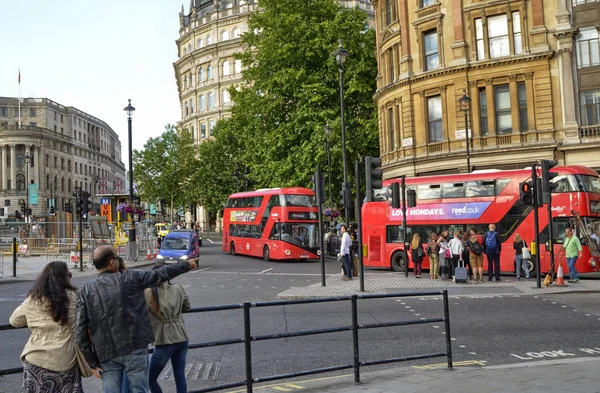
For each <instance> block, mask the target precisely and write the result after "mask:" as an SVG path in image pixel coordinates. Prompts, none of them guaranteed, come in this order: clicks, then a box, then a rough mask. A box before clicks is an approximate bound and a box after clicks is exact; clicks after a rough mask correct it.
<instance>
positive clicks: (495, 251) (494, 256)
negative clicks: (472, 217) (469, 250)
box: [483, 224, 502, 281]
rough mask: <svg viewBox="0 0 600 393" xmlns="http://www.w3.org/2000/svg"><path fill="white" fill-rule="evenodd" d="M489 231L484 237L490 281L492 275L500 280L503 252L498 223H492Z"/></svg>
mask: <svg viewBox="0 0 600 393" xmlns="http://www.w3.org/2000/svg"><path fill="white" fill-rule="evenodd" d="M488 228H489V231H487V232H486V233H485V236H484V239H483V247H484V250H485V255H486V257H487V260H488V281H492V277H495V278H496V281H500V253H501V252H502V243H501V242H500V235H499V234H498V232H496V225H494V224H490V225H489V227H488Z"/></svg>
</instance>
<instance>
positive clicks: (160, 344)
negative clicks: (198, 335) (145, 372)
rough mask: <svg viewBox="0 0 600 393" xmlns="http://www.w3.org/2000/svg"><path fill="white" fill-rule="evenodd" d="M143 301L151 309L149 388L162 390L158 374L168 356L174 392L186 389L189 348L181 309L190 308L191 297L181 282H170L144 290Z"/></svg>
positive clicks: (181, 392)
mask: <svg viewBox="0 0 600 393" xmlns="http://www.w3.org/2000/svg"><path fill="white" fill-rule="evenodd" d="M144 294H145V296H146V303H148V309H149V310H150V319H151V321H152V329H153V330H154V338H155V340H156V342H155V343H154V353H152V357H151V358H150V372H149V381H150V391H151V392H152V393H162V389H161V388H160V385H159V384H158V382H157V380H158V376H159V375H160V373H161V372H162V370H163V369H164V368H165V366H166V365H167V362H168V361H169V360H171V366H172V367H173V376H174V377H175V386H176V388H177V393H185V392H187V382H186V380H185V362H186V357H187V351H188V335H187V332H186V331H185V326H184V323H183V315H182V313H183V312H185V311H188V310H189V309H190V301H189V299H188V296H187V294H186V293H185V290H184V289H183V287H181V286H180V285H171V283H170V282H166V283H164V284H162V285H161V286H160V287H158V288H149V289H146V290H145V293H144Z"/></svg>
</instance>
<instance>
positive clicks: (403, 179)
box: [400, 175, 410, 277]
mask: <svg viewBox="0 0 600 393" xmlns="http://www.w3.org/2000/svg"><path fill="white" fill-rule="evenodd" d="M400 186H401V188H402V239H404V255H405V258H404V275H405V276H406V277H408V245H409V244H410V242H409V241H408V239H407V238H406V175H402V182H401V185H400Z"/></svg>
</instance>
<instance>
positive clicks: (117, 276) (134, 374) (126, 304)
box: [75, 246, 197, 393]
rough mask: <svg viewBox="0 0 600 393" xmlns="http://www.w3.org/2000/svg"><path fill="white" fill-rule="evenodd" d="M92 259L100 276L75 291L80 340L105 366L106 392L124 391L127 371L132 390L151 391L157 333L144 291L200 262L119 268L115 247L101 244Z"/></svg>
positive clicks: (97, 364)
mask: <svg viewBox="0 0 600 393" xmlns="http://www.w3.org/2000/svg"><path fill="white" fill-rule="evenodd" d="M93 261H94V266H96V269H98V272H99V274H98V277H97V278H96V279H95V280H93V281H90V282H88V283H85V284H84V285H83V286H82V287H81V289H79V290H78V291H77V325H76V332H75V333H76V339H77V344H78V345H79V348H80V349H81V351H82V352H83V354H84V356H85V358H86V360H87V361H88V363H89V365H90V367H91V368H99V369H100V370H101V376H102V391H103V392H104V393H114V392H119V391H120V390H121V382H122V378H123V371H124V372H125V374H126V375H127V379H128V381H129V387H130V391H131V392H149V387H148V379H147V378H146V368H147V367H148V344H150V343H152V342H154V334H153V332H152V324H151V322H150V316H149V314H148V307H147V305H146V299H145V298H144V289H145V288H149V287H155V286H159V285H161V284H162V283H163V282H165V281H168V280H170V279H172V278H175V277H177V276H178V275H180V274H182V273H185V272H188V271H189V270H191V269H194V268H195V267H196V261H197V260H195V259H194V260H188V261H182V262H178V263H175V264H171V265H168V266H165V267H162V268H160V269H156V270H149V271H144V270H125V271H123V272H120V271H119V260H118V257H117V254H116V253H115V251H114V249H113V248H112V247H110V246H103V247H99V248H97V249H96V250H95V251H94V255H93Z"/></svg>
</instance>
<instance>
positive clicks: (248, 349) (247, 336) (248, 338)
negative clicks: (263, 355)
mask: <svg viewBox="0 0 600 393" xmlns="http://www.w3.org/2000/svg"><path fill="white" fill-rule="evenodd" d="M244 349H245V350H244V354H245V355H246V383H247V385H246V392H247V393H252V379H253V377H252V334H251V332H250V303H249V302H244Z"/></svg>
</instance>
